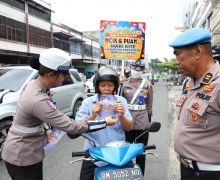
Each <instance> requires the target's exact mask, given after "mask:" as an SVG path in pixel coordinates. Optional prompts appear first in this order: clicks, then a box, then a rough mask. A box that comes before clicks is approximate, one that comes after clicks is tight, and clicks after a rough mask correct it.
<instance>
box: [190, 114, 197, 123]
mask: <svg viewBox="0 0 220 180" xmlns="http://www.w3.org/2000/svg"><path fill="white" fill-rule="evenodd" d="M190 119H191V121H192V122H193V123H196V122H197V121H198V114H196V113H194V112H190Z"/></svg>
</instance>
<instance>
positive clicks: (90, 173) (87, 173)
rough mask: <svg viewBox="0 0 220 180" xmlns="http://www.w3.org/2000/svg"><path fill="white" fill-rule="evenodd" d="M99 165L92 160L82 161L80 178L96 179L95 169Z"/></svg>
mask: <svg viewBox="0 0 220 180" xmlns="http://www.w3.org/2000/svg"><path fill="white" fill-rule="evenodd" d="M96 167H97V166H96V165H95V164H94V163H93V162H92V161H85V160H83V162H82V167H81V172H80V180H94V171H95V168H96Z"/></svg>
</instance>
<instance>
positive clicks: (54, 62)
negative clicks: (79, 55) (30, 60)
mask: <svg viewBox="0 0 220 180" xmlns="http://www.w3.org/2000/svg"><path fill="white" fill-rule="evenodd" d="M39 62H40V64H42V65H43V66H45V67H47V68H49V69H52V70H55V71H69V69H70V63H71V57H70V56H69V55H68V53H66V52H64V51H62V50H60V49H57V48H49V49H46V50H44V51H43V52H42V53H40V58H39Z"/></svg>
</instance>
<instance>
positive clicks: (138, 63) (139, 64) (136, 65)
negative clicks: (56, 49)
mask: <svg viewBox="0 0 220 180" xmlns="http://www.w3.org/2000/svg"><path fill="white" fill-rule="evenodd" d="M131 66H133V68H134V69H136V70H139V71H140V70H144V68H145V64H144V63H143V62H141V61H140V60H137V61H135V62H132V63H131Z"/></svg>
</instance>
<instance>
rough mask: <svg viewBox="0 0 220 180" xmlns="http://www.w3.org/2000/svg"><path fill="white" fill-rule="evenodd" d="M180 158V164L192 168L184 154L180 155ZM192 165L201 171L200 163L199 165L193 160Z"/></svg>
mask: <svg viewBox="0 0 220 180" xmlns="http://www.w3.org/2000/svg"><path fill="white" fill-rule="evenodd" d="M178 159H179V162H180V164H182V165H183V166H184V167H186V168H191V167H190V166H189V162H188V160H187V159H186V158H184V157H182V156H179V157H178ZM192 166H193V169H194V170H196V171H199V168H198V165H197V162H196V161H194V160H192Z"/></svg>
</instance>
